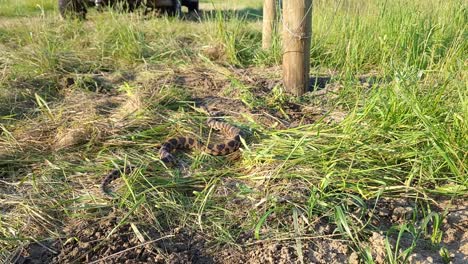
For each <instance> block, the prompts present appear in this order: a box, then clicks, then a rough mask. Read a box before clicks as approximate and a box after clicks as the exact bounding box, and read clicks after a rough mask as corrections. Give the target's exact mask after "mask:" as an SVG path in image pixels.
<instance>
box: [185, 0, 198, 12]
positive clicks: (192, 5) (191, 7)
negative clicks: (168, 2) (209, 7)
mask: <svg viewBox="0 0 468 264" xmlns="http://www.w3.org/2000/svg"><path fill="white" fill-rule="evenodd" d="M185 6H186V7H187V8H188V11H189V12H198V10H199V3H198V1H197V2H191V1H187V2H186V4H185Z"/></svg>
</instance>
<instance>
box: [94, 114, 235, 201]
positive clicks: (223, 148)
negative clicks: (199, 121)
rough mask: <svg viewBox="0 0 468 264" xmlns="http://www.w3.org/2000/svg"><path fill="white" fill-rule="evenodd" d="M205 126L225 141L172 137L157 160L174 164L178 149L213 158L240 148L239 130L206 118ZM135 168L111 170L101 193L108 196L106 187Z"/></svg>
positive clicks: (160, 150)
mask: <svg viewBox="0 0 468 264" xmlns="http://www.w3.org/2000/svg"><path fill="white" fill-rule="evenodd" d="M207 125H208V126H209V127H210V128H212V129H215V130H219V131H220V132H221V133H222V134H223V135H225V136H226V140H225V141H224V142H223V143H219V144H212V143H209V144H203V143H202V142H200V141H199V140H197V139H196V138H193V137H190V136H182V137H174V138H170V139H168V140H166V141H165V142H164V143H163V144H162V145H161V148H160V149H159V158H160V159H161V161H162V162H164V163H166V164H175V163H176V158H175V157H174V155H173V154H172V152H174V151H175V150H178V149H200V150H202V151H204V152H205V153H207V154H210V155H213V156H223V155H228V154H230V153H233V152H235V151H236V150H238V149H239V147H240V144H241V143H240V129H239V128H237V127H235V126H233V125H230V124H228V123H225V122H223V121H219V120H217V119H215V118H208V120H207ZM134 168H135V167H133V166H131V165H130V166H126V167H124V168H121V169H115V170H112V171H111V172H110V173H109V174H107V176H106V177H105V178H104V179H103V180H102V182H101V191H102V192H103V193H104V194H107V195H110V193H109V188H108V185H109V184H110V183H111V182H112V181H113V180H115V179H117V178H119V177H120V176H121V175H122V173H124V174H130V173H131V172H132V171H133V169H134Z"/></svg>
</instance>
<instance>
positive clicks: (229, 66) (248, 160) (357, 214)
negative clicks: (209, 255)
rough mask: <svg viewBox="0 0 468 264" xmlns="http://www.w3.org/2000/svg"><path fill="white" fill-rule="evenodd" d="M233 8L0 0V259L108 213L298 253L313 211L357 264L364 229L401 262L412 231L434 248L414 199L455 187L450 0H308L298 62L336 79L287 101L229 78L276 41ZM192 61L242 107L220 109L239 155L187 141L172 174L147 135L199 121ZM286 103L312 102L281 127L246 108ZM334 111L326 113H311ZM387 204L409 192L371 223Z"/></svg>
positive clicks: (428, 215)
mask: <svg viewBox="0 0 468 264" xmlns="http://www.w3.org/2000/svg"><path fill="white" fill-rule="evenodd" d="M244 2H245V3H244ZM244 2H242V3H240V4H239V3H237V4H234V3H231V2H228V3H227V4H224V5H225V6H228V7H229V8H232V10H234V9H236V8H237V11H213V12H211V13H207V14H205V16H204V17H203V18H201V19H199V21H198V22H197V21H183V20H182V21H180V20H177V19H174V18H170V17H164V16H163V17H158V18H151V19H148V18H145V17H143V16H142V15H141V14H138V13H133V14H125V13H118V12H105V13H102V14H101V13H97V12H93V11H92V12H91V13H90V15H89V19H88V20H87V21H85V22H83V21H75V20H70V21H68V20H62V19H60V18H59V17H58V14H57V9H56V7H55V4H54V3H55V1H46V0H44V1H42V2H41V3H39V4H38V5H33V4H31V3H29V2H28V1H9V0H2V1H0V5H1V6H2V8H1V11H0V12H1V16H0V131H1V134H0V189H1V193H0V204H1V211H2V213H1V215H0V258H4V259H6V258H7V257H9V256H10V254H11V252H12V251H13V250H14V249H15V248H17V247H18V246H20V245H22V244H24V243H27V242H29V241H41V240H43V239H46V238H57V237H60V236H61V235H62V233H61V230H62V228H63V225H64V223H65V222H66V221H69V220H70V219H74V220H80V219H93V218H95V219H99V218H102V217H104V216H105V215H107V214H108V213H109V212H110V211H117V212H118V214H121V216H122V223H125V222H130V223H145V224H150V225H152V226H153V227H154V228H156V229H159V230H167V229H170V228H175V227H184V228H190V229H193V230H198V231H199V232H203V233H204V234H205V236H206V238H207V240H208V241H210V242H211V243H212V245H213V246H216V245H221V244H232V245H237V244H238V243H237V242H236V241H237V238H238V237H239V236H240V235H241V234H243V233H245V232H248V231H252V232H253V239H252V240H249V242H246V245H249V244H255V243H258V242H259V241H263V240H270V241H271V240H273V241H274V240H276V241H291V243H293V244H294V245H295V248H296V254H297V256H298V257H299V259H302V258H303V252H302V244H303V243H307V242H308V241H313V239H315V238H326V237H327V235H324V234H321V233H319V232H317V231H316V230H314V228H313V227H314V223H316V222H317V221H322V220H323V219H324V220H325V221H326V222H327V223H329V224H330V225H332V226H333V228H334V230H333V232H332V233H333V236H332V237H333V238H336V239H341V240H343V241H345V243H346V245H347V246H348V247H349V248H350V249H351V250H352V251H353V252H355V254H357V255H358V256H359V258H360V259H361V260H362V261H364V262H368V263H372V262H374V261H376V258H377V257H376V254H375V252H372V247H371V245H369V243H366V241H367V239H368V238H369V237H370V236H372V235H373V234H374V233H375V232H379V231H382V232H384V233H383V234H384V236H385V238H386V240H385V243H386V251H385V256H384V259H385V261H386V262H388V263H401V262H405V261H407V260H408V258H409V256H410V255H411V254H412V253H413V250H414V249H415V248H416V244H417V243H418V242H419V241H420V240H429V241H431V245H432V247H433V250H434V251H439V250H440V252H441V253H440V255H441V258H442V259H443V260H444V261H449V260H450V254H453V252H448V250H447V249H446V248H444V245H443V243H442V235H441V232H442V231H441V230H440V222H441V221H442V220H443V219H444V217H445V216H446V215H447V214H448V213H449V211H448V210H445V211H444V210H438V211H437V210H434V209H433V208H434V207H433V206H431V205H437V204H439V203H440V202H441V201H445V202H447V201H448V203H449V204H450V201H451V200H452V199H466V191H467V177H466V175H467V168H466V158H467V157H466V156H467V147H466V146H468V144H467V143H468V142H467V138H468V137H467V128H468V124H467V120H466V114H467V112H468V103H467V96H468V93H467V91H468V90H467V89H466V87H467V79H466V67H467V57H466V54H468V53H467V45H468V44H467V43H468V42H467V41H466V34H467V33H466V24H467V21H466V20H467V6H466V3H464V2H463V1H435V0H434V1H429V2H428V3H426V2H427V1H367V2H365V3H358V2H359V1H344V2H343V3H342V2H340V1H336V2H334V3H332V4H327V1H314V16H313V41H312V55H311V56H312V58H311V63H312V69H311V73H312V75H314V76H331V77H332V83H331V86H335V87H338V88H337V89H335V90H333V91H332V92H330V93H331V94H332V95H333V96H330V94H326V95H324V96H320V95H314V93H310V94H306V95H305V96H304V97H301V98H291V97H289V96H288V95H286V94H285V93H284V92H283V91H282V87H281V85H276V86H275V87H274V88H273V90H272V91H271V92H270V93H268V94H266V95H265V96H258V94H257V93H256V91H257V90H256V88H258V87H255V86H254V85H253V84H252V83H249V82H246V81H245V78H243V76H242V75H240V74H239V73H238V71H239V69H247V70H248V69H255V73H256V76H254V77H256V78H263V79H265V80H268V79H276V80H278V76H279V74H280V73H279V71H278V68H277V67H272V66H275V65H278V64H279V63H280V61H281V48H280V46H281V45H280V43H279V39H278V38H277V40H276V42H275V44H274V45H273V47H272V49H270V50H268V51H263V50H261V47H260V42H261V41H260V40H261V31H260V30H261V23H260V21H259V20H258V19H257V17H256V16H255V15H251V14H246V13H245V12H244V11H243V10H255V9H256V8H259V7H260V6H261V3H260V2H261V1H254V3H253V2H251V1H248V2H246V1H244ZM221 6H223V5H222V4H221V3H218V2H215V3H203V5H202V8H205V9H207V8H210V9H211V8H213V7H215V8H217V7H221ZM249 8H250V9H249ZM218 10H220V9H218ZM200 69H201V70H200ZM200 71H202V72H203V71H206V72H209V73H211V75H212V77H213V76H214V77H213V78H214V79H219V80H222V81H221V82H220V83H222V84H223V86H222V87H221V88H220V89H218V90H219V91H218V92H217V93H218V94H217V95H221V96H225V97H231V98H235V99H238V100H241V101H242V102H243V103H244V105H245V106H246V107H247V109H248V110H249V111H247V112H245V113H241V114H239V115H236V117H235V118H231V119H230V121H231V122H233V123H234V124H236V125H238V126H239V127H241V128H242V129H243V131H244V132H245V134H246V135H247V136H245V137H244V139H245V141H244V142H243V143H244V144H243V146H242V147H241V153H240V157H238V158H237V160H235V161H231V160H230V159H229V158H218V157H210V156H207V155H205V154H203V153H201V152H197V151H194V152H189V153H184V154H181V155H180V158H181V159H183V160H184V161H185V162H187V163H188V164H189V166H188V169H187V170H178V169H171V168H167V167H165V166H164V164H162V163H161V162H160V161H159V159H158V156H157V152H156V151H155V146H157V145H158V144H160V143H161V142H162V141H163V140H164V139H166V138H167V137H169V136H172V135H176V134H182V133H191V134H193V135H194V136H198V137H200V136H201V135H203V134H205V135H206V133H208V131H207V129H206V128H205V127H203V125H201V124H203V123H204V120H206V117H205V116H204V115H202V114H200V113H197V112H194V111H193V109H192V108H191V106H193V104H194V103H193V102H194V100H193V96H192V94H191V93H192V90H191V89H189V88H187V86H188V87H190V86H191V85H193V86H196V84H191V83H190V81H197V78H201V77H200V75H201V74H200ZM181 74H182V75H184V76H190V77H193V78H192V79H191V80H189V81H188V82H182V83H181V82H179V81H178V80H179V79H178V78H179V77H180V75H181ZM362 76H372V80H373V81H372V83H371V84H370V85H363V84H362V82H361V80H360V79H362V78H361V77H362ZM67 77H68V78H73V79H74V80H75V81H74V83H73V84H71V85H66V84H64V82H65V83H66V79H67ZM210 84H212V83H210ZM258 85H259V84H258ZM184 86H185V87H184ZM200 86H201V87H202V88H203V87H205V88H206V89H213V88H212V87H209V86H203V84H202V85H200ZM202 93H203V92H202ZM208 94H213V92H210V93H208ZM288 103H294V104H300V105H306V106H310V107H321V108H323V109H326V111H324V112H323V118H318V119H317V120H316V122H313V123H311V124H307V123H304V124H302V123H300V122H299V125H297V126H293V127H289V128H282V129H279V128H278V126H277V125H278V123H276V124H275V123H274V122H272V123H271V124H268V125H267V124H264V123H260V122H257V119H255V118H254V117H255V116H254V114H252V113H253V112H254V110H255V109H258V108H262V107H263V108H265V109H274V111H276V112H279V113H282V114H281V115H282V119H284V120H286V121H288V119H290V118H291V117H290V116H288V112H287V111H286V110H285V109H284V107H285V105H287V104H288ZM336 112H338V113H343V118H341V119H340V120H339V121H338V122H328V121H327V119H326V118H325V117H327V116H328V115H331V114H333V113H336ZM289 121H291V120H289ZM125 163H131V164H133V165H136V166H137V167H138V170H136V171H135V172H134V173H132V175H126V176H125V177H123V181H122V184H121V185H120V188H118V190H117V194H118V198H117V199H114V200H108V199H105V198H104V197H102V196H100V194H99V192H98V190H99V188H98V184H99V183H100V180H101V178H102V177H103V175H105V174H106V172H108V171H109V170H111V169H113V168H114V167H115V166H121V165H124V164H125ZM226 183H232V186H235V188H234V187H232V186H227V184H226ZM228 187H229V188H228ZM226 190H227V191H226ZM388 199H390V200H391V199H404V200H405V201H410V202H409V203H410V204H411V205H412V206H413V208H412V210H411V212H412V213H411V214H412V215H411V217H408V218H405V219H403V220H402V221H401V222H399V223H393V225H392V226H390V227H387V228H386V229H383V227H382V226H379V225H375V224H373V223H374V222H373V221H372V219H373V218H374V217H373V216H372V213H373V212H374V211H375V210H378V208H376V207H378V204H379V202H381V201H385V200H388ZM233 201H241V206H237V205H232V203H233ZM369 215H370V216H369ZM429 227H430V228H429ZM403 237H410V238H411V243H410V245H411V246H409V247H408V246H406V247H403V246H401V244H400V243H399V242H400V239H401V238H403ZM244 246H245V245H244Z"/></svg>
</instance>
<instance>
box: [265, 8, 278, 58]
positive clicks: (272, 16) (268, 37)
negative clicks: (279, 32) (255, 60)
mask: <svg viewBox="0 0 468 264" xmlns="http://www.w3.org/2000/svg"><path fill="white" fill-rule="evenodd" d="M276 1H277V0H263V32H262V48H263V49H269V48H270V47H271V42H272V38H273V37H272V35H273V31H274V29H275V21H276Z"/></svg>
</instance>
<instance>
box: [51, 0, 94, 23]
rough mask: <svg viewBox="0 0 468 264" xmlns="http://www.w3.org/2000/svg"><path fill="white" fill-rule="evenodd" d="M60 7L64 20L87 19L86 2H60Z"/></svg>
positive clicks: (73, 0) (67, 0)
mask: <svg viewBox="0 0 468 264" xmlns="http://www.w3.org/2000/svg"><path fill="white" fill-rule="evenodd" d="M58 6H59V11H60V15H61V16H62V17H63V18H78V19H86V12H87V10H86V4H85V0H58Z"/></svg>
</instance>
